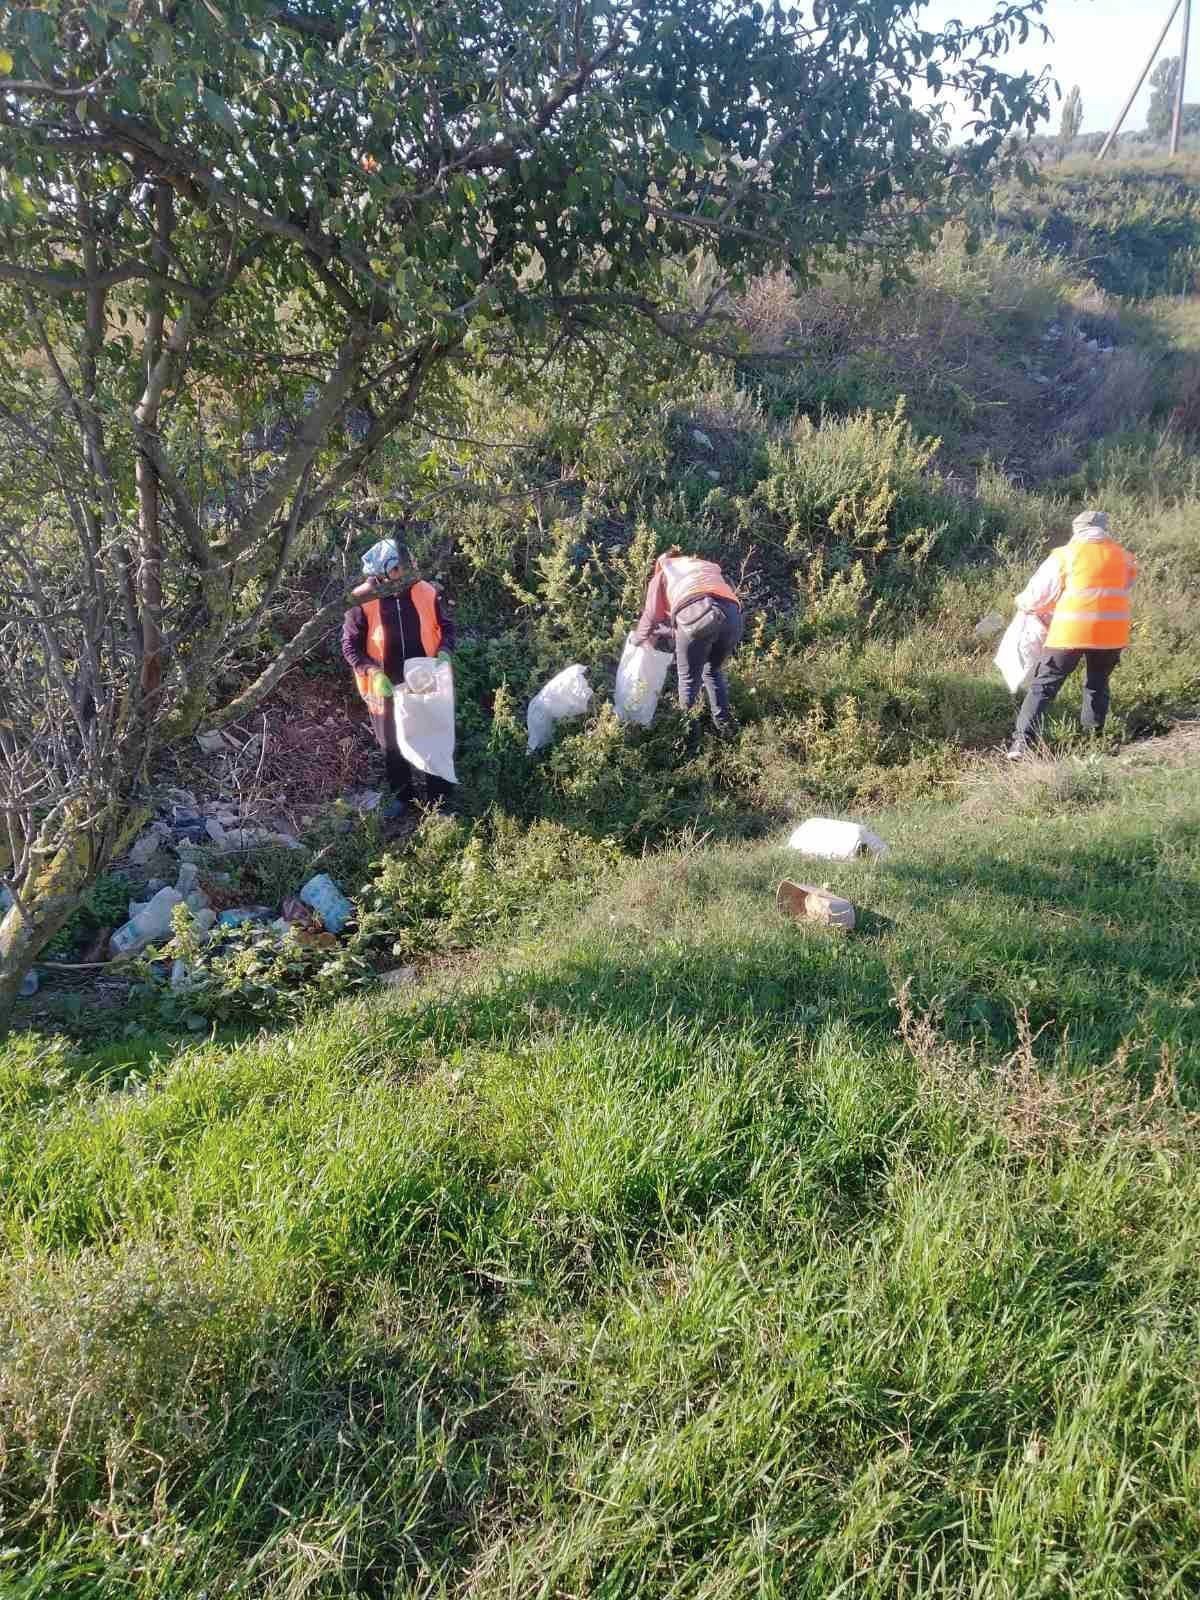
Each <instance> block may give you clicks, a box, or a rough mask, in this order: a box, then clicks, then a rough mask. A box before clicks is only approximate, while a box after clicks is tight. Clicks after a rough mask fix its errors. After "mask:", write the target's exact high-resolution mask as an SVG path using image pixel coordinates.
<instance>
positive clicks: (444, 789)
mask: <svg viewBox="0 0 1200 1600" xmlns="http://www.w3.org/2000/svg"><path fill="white" fill-rule="evenodd" d="M371 728H372V731H373V732H374V734H375V743H376V744H377V745H378V746H379V748H380V749H381V750H382V751H383V764H384V770H385V771H386V773H387V786H388V788H389V789H390V790H391V791H392V793H393V794H394V795H395V797H396V799H397V800H403V801H404V803H405V804H406V805H408V804H410V803H411V802H412V800H413V797H414V794H415V785H416V780H417V778H418V777H421V778H424V780H425V798H426V800H427V801H428V802H429V804H430V805H433V804H435V802H436V801H438V800H444V799H445V798H446V796H447V795H450V794H453V792H454V785H453V784H452V783H447V782H446V780H445V778H435V777H434V776H433V774H432V773H428V772H418V769H417V768H416V767H414V766H412V765H410V763H409V762H407V761H406V760H405V759H404V757H403V756H402V755H401V754H400V747H399V745H398V744H397V743H396V713H395V711H394V710H393V708H392V702H391V701H390V700H388V701H386V702H385V705H384V709H383V711H382V712H381V713H380V714H379V715H378V716H376V715H375V713H374V712H372V713H371Z"/></svg>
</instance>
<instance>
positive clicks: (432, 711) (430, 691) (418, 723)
mask: <svg viewBox="0 0 1200 1600" xmlns="http://www.w3.org/2000/svg"><path fill="white" fill-rule="evenodd" d="M393 705H394V707H395V717H396V743H397V744H398V745H399V747H400V754H401V755H402V756H403V757H404V759H405V760H406V761H408V762H411V763H412V765H413V766H414V767H416V769H417V771H418V772H425V773H428V774H429V775H430V776H431V777H434V778H445V780H446V782H447V783H457V782H458V779H457V777H455V774H454V671H453V668H452V667H451V665H450V663H449V662H448V661H436V660H434V658H433V657H432V656H413V657H412V658H411V659H410V660H408V661H406V662H405V663H404V686H403V688H401V687H400V686H399V685H397V686H396V692H395V694H394V696H393Z"/></svg>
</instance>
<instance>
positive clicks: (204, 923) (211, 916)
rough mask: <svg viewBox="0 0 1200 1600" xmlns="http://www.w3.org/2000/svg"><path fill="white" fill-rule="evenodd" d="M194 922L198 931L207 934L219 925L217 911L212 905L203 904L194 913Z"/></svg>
mask: <svg viewBox="0 0 1200 1600" xmlns="http://www.w3.org/2000/svg"><path fill="white" fill-rule="evenodd" d="M192 924H193V926H194V927H195V930H196V932H197V933H200V934H204V935H206V936H207V935H208V934H210V933H211V932H212V931H213V929H214V928H215V927H216V925H217V913H216V912H215V911H214V910H213V908H212V907H211V906H203V907H201V909H200V910H199V911H194V912H193V913H192Z"/></svg>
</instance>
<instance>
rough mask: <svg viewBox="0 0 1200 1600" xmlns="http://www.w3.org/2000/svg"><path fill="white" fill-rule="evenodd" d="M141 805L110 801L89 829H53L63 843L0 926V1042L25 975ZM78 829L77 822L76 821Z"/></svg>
mask: <svg viewBox="0 0 1200 1600" xmlns="http://www.w3.org/2000/svg"><path fill="white" fill-rule="evenodd" d="M149 814H150V813H149V810H148V808H147V807H146V806H144V805H134V804H128V803H122V802H120V801H113V802H111V803H110V806H109V808H108V811H107V813H106V815H105V816H104V817H103V818H102V819H100V820H99V821H94V822H92V823H91V824H90V825H80V826H78V827H74V828H73V827H71V826H70V823H69V821H68V822H67V824H66V825H65V826H63V825H61V824H60V825H59V827H56V829H55V832H56V833H57V834H59V836H60V837H61V835H62V834H63V833H65V835H66V839H65V842H64V843H62V844H60V845H59V847H58V849H57V850H56V851H55V853H54V854H53V855H52V856H51V858H50V861H49V864H48V865H47V866H45V867H43V868H42V870H41V871H40V872H36V873H31V874H30V876H29V877H28V879H27V880H26V882H25V884H24V885H23V886H22V887H21V890H20V899H19V900H18V901H17V902H16V904H15V905H13V906H10V908H9V910H8V911H7V912H6V914H5V916H4V920H3V921H2V922H0V1038H3V1037H4V1035H5V1034H7V1032H8V1030H9V1028H10V1026H11V1024H12V1008H13V1003H14V1001H15V1000H16V998H17V996H18V994H19V992H20V988H21V984H22V983H23V981H24V979H25V974H26V973H27V972H28V971H29V969H30V967H32V966H33V964H34V962H35V961H36V960H37V958H38V956H39V955H40V954H41V952H42V951H43V950H44V949H45V947H46V945H47V944H48V943H49V941H50V940H51V939H53V937H54V935H55V934H56V933H57V932H58V931H59V929H60V928H61V927H62V926H63V924H64V923H65V922H66V921H67V919H68V918H69V917H70V916H71V914H72V912H74V911H75V910H76V908H77V907H78V905H79V902H80V900H81V898H82V897H83V894H84V892H85V891H86V889H87V888H88V886H89V885H90V884H91V882H92V881H93V879H94V878H95V877H96V874H97V873H99V872H101V871H103V869H104V868H105V867H106V866H107V865H108V863H109V862H110V861H112V860H113V859H114V857H116V856H118V855H119V854H120V853H121V851H122V850H123V849H124V848H125V846H126V845H127V844H128V842H129V841H130V840H131V839H132V838H133V836H134V835H135V834H136V833H138V832H139V831H140V830H141V828H142V827H143V825H144V824H145V822H146V820H147V818H148V816H149ZM80 822H81V824H83V819H82V818H81V819H80Z"/></svg>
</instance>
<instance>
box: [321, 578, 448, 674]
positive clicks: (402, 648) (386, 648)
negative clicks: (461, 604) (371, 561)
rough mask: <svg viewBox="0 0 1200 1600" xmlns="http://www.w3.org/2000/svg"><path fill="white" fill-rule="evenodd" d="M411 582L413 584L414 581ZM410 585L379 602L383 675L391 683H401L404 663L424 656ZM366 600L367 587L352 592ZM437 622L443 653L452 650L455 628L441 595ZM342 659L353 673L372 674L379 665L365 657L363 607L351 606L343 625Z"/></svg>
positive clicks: (419, 626) (419, 624) (367, 596)
mask: <svg viewBox="0 0 1200 1600" xmlns="http://www.w3.org/2000/svg"><path fill="white" fill-rule="evenodd" d="M413 582H414V583H415V582H416V579H415V578H414V580H413ZM411 590H412V584H411V583H410V584H409V585H408V586H407V588H404V589H401V591H400V593H399V594H397V595H389V596H387V598H385V599H383V600H381V601H380V603H379V604H380V612H379V616H380V621H381V622H382V624H383V671H384V672H386V673H387V675H388V677H389V678H390V679H391V680H392V682H393V683H403V682H404V663H405V661H408V660H411V659H412V657H413V656H423V655H424V654H425V650H424V647H423V646H422V644H421V623H420V619H419V618H418V616H417V608H416V607H415V606H414V605H413V603H412V595H411ZM355 592H356V593H358V594H361V595H362V596H363V598H364V599H369V598H370V594H369V590H368V589H367V587H366V586H365V585H364V587H363V588H362V589H360V590H356V591H355ZM437 615H438V622H439V624H440V625H441V629H442V649H443V650H448V651H452V650H453V649H454V642H455V636H454V624H453V622H451V620H450V618H449V617H448V616H447V615H446V608H445V607H444V606H443V605H442V598H441V595H440V594H439V595H438V601H437ZM342 656H343V658H344V659H345V661H346V662H347V664H348V665H349V666H351V667H352V668H353V669H354V670H355V671H356V672H371V671H373V670H374V669H375V668H376V667H377V666H378V663H377V662H375V661H372V660H371V658H370V656H369V655H368V654H367V615H366V612H365V611H364V610H363V608H362V606H360V605H358V606H351V608H350V610H349V611H347V613H346V618H345V621H344V622H343V623H342Z"/></svg>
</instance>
